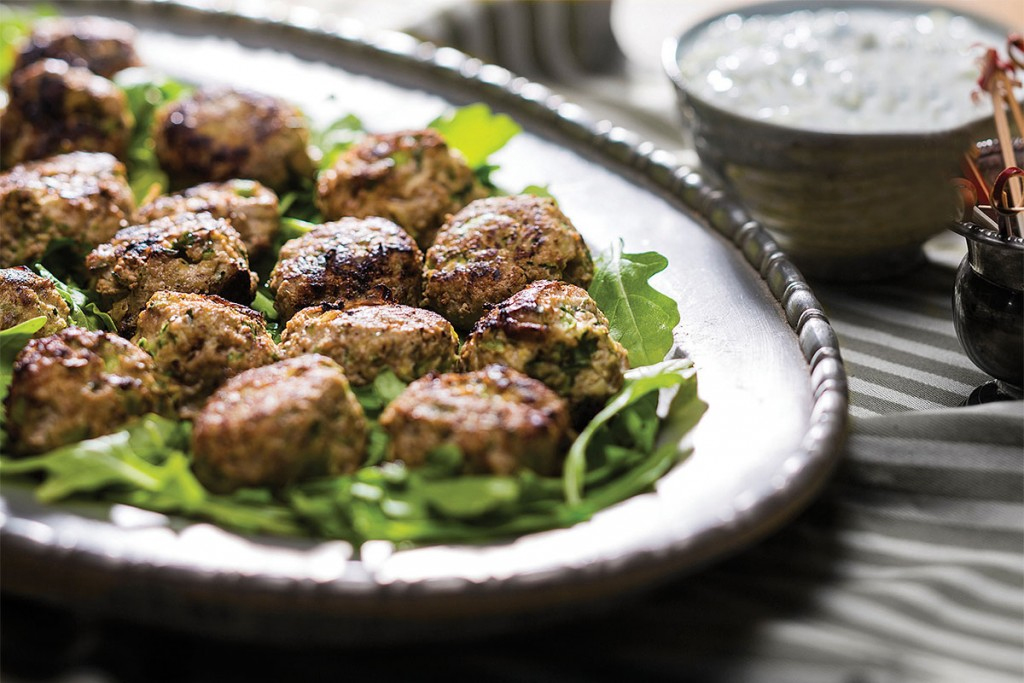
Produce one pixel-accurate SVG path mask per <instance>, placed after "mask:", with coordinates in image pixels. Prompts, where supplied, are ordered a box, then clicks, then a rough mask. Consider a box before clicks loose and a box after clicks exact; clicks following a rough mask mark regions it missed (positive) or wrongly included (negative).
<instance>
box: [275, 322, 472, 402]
mask: <svg viewBox="0 0 1024 683" xmlns="http://www.w3.org/2000/svg"><path fill="white" fill-rule="evenodd" d="M458 351H459V337H458V335H457V334H455V330H454V329H453V328H452V325H451V323H449V322H448V321H447V320H445V319H444V318H442V317H441V316H439V315H438V314H437V313H434V312H432V311H426V310H423V309H422V308H413V307H411V306H399V305H378V306H356V307H355V308H350V309H346V310H339V309H337V308H331V307H329V306H313V307H310V308H304V309H303V310H301V311H299V312H298V313H297V314H296V315H295V317H294V318H292V319H291V320H290V321H288V326H287V327H286V328H285V331H284V334H282V335H281V352H282V353H283V354H284V355H285V356H299V355H302V354H304V353H321V354H323V355H325V356H328V357H329V358H332V359H334V361H335V362H337V363H338V365H340V366H341V367H342V369H343V370H344V371H345V375H346V376H347V377H348V379H349V381H350V382H352V384H354V385H356V386H361V385H365V384H370V383H371V382H373V380H374V379H375V378H376V377H377V375H378V374H380V372H381V371H382V370H385V369H387V368H390V369H391V371H392V372H394V373H395V375H396V376H397V377H398V378H399V379H401V380H402V381H405V382H411V381H413V380H414V379H417V378H419V377H422V376H423V375H425V374H427V373H429V372H446V371H448V370H451V369H452V368H453V367H454V365H455V361H456V354H457V353H458Z"/></svg>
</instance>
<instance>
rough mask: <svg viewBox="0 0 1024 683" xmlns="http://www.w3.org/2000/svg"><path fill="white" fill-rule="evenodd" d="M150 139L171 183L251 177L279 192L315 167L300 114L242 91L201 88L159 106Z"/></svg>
mask: <svg viewBox="0 0 1024 683" xmlns="http://www.w3.org/2000/svg"><path fill="white" fill-rule="evenodd" d="M153 139H154V140H155V143H156V154H157V158H158V159H159V160H160V166H161V167H163V169H164V170H165V171H166V172H167V174H168V175H169V176H170V178H171V184H172V185H174V186H175V187H189V186H191V185H196V184H198V183H203V182H208V181H222V180H231V179H232V178H251V179H252V180H258V181H259V182H261V183H263V184H265V185H269V186H270V187H271V188H273V189H274V190H277V191H281V190H284V189H287V188H288V187H290V186H292V185H294V184H295V183H296V182H297V181H298V180H299V179H301V178H309V179H312V177H313V174H314V171H315V169H314V167H313V162H312V160H310V158H309V152H308V151H307V145H308V144H309V128H308V126H307V124H306V120H305V117H303V115H302V112H300V111H299V110H298V109H296V108H295V107H294V106H293V105H291V104H289V103H288V102H285V101H284V100H282V99H278V98H276V97H271V96H270V95H264V94H261V93H255V92H251V91H247V90H232V89H230V88H221V87H214V88H200V89H199V90H196V91H195V92H193V93H192V94H191V95H187V96H185V97H183V98H182V99H180V100H177V101H175V102H171V103H168V104H166V105H164V106H163V107H161V108H160V109H159V110H158V111H157V113H156V115H155V117H154V122H153Z"/></svg>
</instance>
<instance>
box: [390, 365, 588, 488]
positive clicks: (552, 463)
mask: <svg viewBox="0 0 1024 683" xmlns="http://www.w3.org/2000/svg"><path fill="white" fill-rule="evenodd" d="M380 424H381V426H383V427H384V429H385V430H386V431H387V433H388V435H389V436H390V437H391V441H390V444H389V446H388V458H389V459H391V460H401V461H402V462H404V463H405V464H406V465H408V466H410V467H417V466H420V465H424V464H426V463H427V462H428V460H429V458H430V457H431V454H432V453H433V452H435V451H437V450H438V449H443V448H450V447H456V448H458V450H459V452H460V453H461V454H462V457H463V471H464V472H466V473H468V474H482V473H486V474H511V473H513V472H516V471H519V470H522V469H528V470H532V471H534V472H536V473H538V474H542V475H555V474H557V473H558V472H559V471H560V469H561V465H562V458H563V457H564V454H565V446H566V445H567V444H566V442H567V440H568V435H569V429H570V427H569V410H568V407H567V406H566V403H565V401H564V400H563V399H561V398H560V397H559V396H558V395H557V394H556V393H555V392H553V391H551V390H550V389H548V388H547V387H546V386H544V384H543V383H542V382H539V381H537V380H535V379H532V378H530V377H527V376H526V375H524V374H522V373H520V372H518V371H516V370H511V369H509V368H506V367H502V366H498V365H492V366H490V367H487V368H484V369H483V370H479V371H477V372H469V373H449V374H445V375H428V376H426V377H423V378H421V379H418V380H416V381H415V382H413V383H412V384H410V385H409V386H408V387H407V388H406V390H405V391H404V392H402V393H401V394H400V395H399V396H398V398H396V399H395V400H394V401H392V402H391V403H390V404H389V405H388V407H387V408H385V409H384V412H383V414H382V415H381V418H380Z"/></svg>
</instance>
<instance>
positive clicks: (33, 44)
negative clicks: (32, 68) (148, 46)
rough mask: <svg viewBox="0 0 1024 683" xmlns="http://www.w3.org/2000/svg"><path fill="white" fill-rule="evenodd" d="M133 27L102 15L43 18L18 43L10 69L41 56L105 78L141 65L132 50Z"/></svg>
mask: <svg viewBox="0 0 1024 683" xmlns="http://www.w3.org/2000/svg"><path fill="white" fill-rule="evenodd" d="M135 36H136V31H135V28H134V27H132V26H131V25H130V24H126V23H124V22H123V21H116V20H114V19H106V18H103V17H76V18H68V17H46V18H43V19H40V20H39V21H37V22H36V23H35V25H34V26H33V27H32V33H31V34H29V36H28V38H27V39H26V40H25V42H24V43H23V44H22V45H20V46H19V48H18V52H17V55H16V56H15V59H14V66H13V68H12V71H20V70H21V69H24V68H25V67H27V66H28V65H30V64H34V63H36V62H38V61H41V60H43V59H59V60H62V61H64V62H67V63H68V64H70V65H72V66H80V67H84V68H86V69H89V71H92V72H93V73H95V74H99V75H100V76H103V77H104V78H112V77H113V76H114V74H116V73H117V72H118V71H121V70H123V69H127V68H129V67H133V66H138V65H139V64H141V62H140V61H139V56H138V55H137V54H136V53H135Z"/></svg>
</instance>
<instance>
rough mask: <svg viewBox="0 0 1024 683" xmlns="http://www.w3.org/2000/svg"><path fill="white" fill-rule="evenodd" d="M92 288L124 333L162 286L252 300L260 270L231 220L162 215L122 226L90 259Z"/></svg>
mask: <svg viewBox="0 0 1024 683" xmlns="http://www.w3.org/2000/svg"><path fill="white" fill-rule="evenodd" d="M85 265H86V267H87V268H88V269H89V274H90V277H91V279H92V285H93V289H95V290H96V293H97V294H99V295H100V297H101V299H102V301H103V302H104V303H105V304H106V306H107V308H108V309H109V312H110V317H111V318H113V319H114V322H116V323H117V326H118V329H119V330H120V331H121V332H122V334H125V335H129V334H131V333H132V332H134V331H135V323H136V318H137V317H138V315H139V313H140V312H141V311H142V309H143V308H144V307H145V305H146V302H147V301H149V297H151V296H152V295H153V294H154V293H156V292H158V291H160V290H168V291H172V292H186V293H193V294H217V295H218V296H222V297H224V298H225V299H228V300H229V301H234V302H236V303H245V304H248V303H249V302H251V301H252V298H253V295H254V294H255V293H256V274H255V273H253V272H252V271H250V270H249V258H248V255H247V254H246V251H245V245H244V244H242V238H241V237H239V236H238V233H237V232H236V231H235V229H234V228H232V227H231V225H230V224H229V223H228V222H227V221H225V220H224V219H222V218H214V217H213V216H211V215H210V214H208V213H199V214H193V213H183V214H178V215H177V216H170V217H167V218H158V219H157V220H155V221H152V222H150V223H146V224H144V225H135V226H132V227H129V228H125V229H124V230H121V231H119V232H118V233H117V234H116V235H114V238H113V239H112V240H111V241H110V242H107V243H106V244H101V245H100V246H98V247H96V248H95V249H94V250H93V251H92V253H90V254H89V256H87V257H86V259H85Z"/></svg>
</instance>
